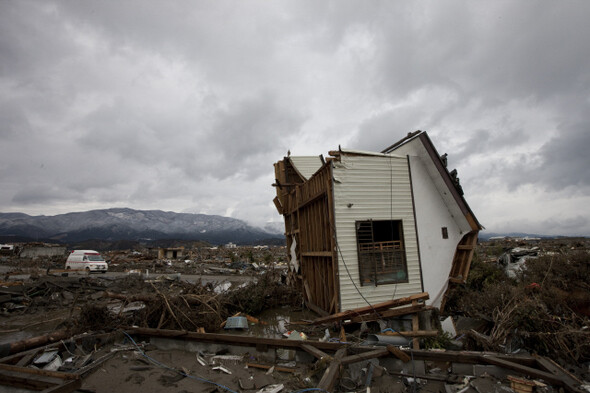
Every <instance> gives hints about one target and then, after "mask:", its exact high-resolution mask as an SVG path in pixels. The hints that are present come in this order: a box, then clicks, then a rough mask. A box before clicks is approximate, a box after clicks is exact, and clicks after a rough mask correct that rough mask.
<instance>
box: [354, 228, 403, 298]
mask: <svg viewBox="0 0 590 393" xmlns="http://www.w3.org/2000/svg"><path fill="white" fill-rule="evenodd" d="M356 241H357V250H358V260H359V273H360V280H361V285H375V286H377V285H381V284H396V283H400V282H408V266H407V264H406V251H405V248H404V234H403V227H402V221H401V220H379V221H373V220H368V221H357V222H356Z"/></svg>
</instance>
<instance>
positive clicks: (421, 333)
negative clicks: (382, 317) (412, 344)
mask: <svg viewBox="0 0 590 393" xmlns="http://www.w3.org/2000/svg"><path fill="white" fill-rule="evenodd" d="M379 334H380V335H384V336H402V337H436V336H438V330H412V331H409V332H381V333H379Z"/></svg>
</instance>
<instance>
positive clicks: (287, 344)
mask: <svg viewBox="0 0 590 393" xmlns="http://www.w3.org/2000/svg"><path fill="white" fill-rule="evenodd" d="M125 330H126V331H127V333H129V334H137V335H144V336H151V337H169V338H179V339H183V340H192V341H202V342H213V343H218V344H228V345H245V346H253V347H254V346H256V345H257V344H266V345H268V346H269V347H273V348H295V349H297V348H300V347H301V345H303V344H307V345H312V346H314V347H316V348H319V349H322V350H329V351H336V350H338V349H340V348H342V347H344V346H345V344H339V343H329V342H320V341H297V340H283V339H278V338H264V337H255V336H238V335H233V334H218V333H194V332H186V331H181V330H166V329H152V328H138V327H128V328H125Z"/></svg>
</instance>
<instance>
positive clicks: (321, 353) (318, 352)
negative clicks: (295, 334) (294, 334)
mask: <svg viewBox="0 0 590 393" xmlns="http://www.w3.org/2000/svg"><path fill="white" fill-rule="evenodd" d="M301 349H303V350H304V351H305V352H307V353H309V354H310V355H312V356H314V357H315V358H316V359H321V358H323V357H326V356H328V354H327V353H325V352H324V351H322V350H321V349H318V348H316V347H314V346H313V345H307V344H302V345H301Z"/></svg>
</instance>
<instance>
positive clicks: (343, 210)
mask: <svg viewBox="0 0 590 393" xmlns="http://www.w3.org/2000/svg"><path fill="white" fill-rule="evenodd" d="M334 202H335V205H334V210H335V220H336V236H337V243H338V246H339V252H338V274H339V282H340V296H341V310H349V309H353V308H357V307H362V306H366V305H367V303H366V302H365V300H363V298H362V297H361V296H360V295H359V291H360V292H361V293H362V295H363V296H364V297H365V299H366V300H367V301H368V302H370V303H371V304H375V303H379V302H383V301H386V300H390V299H392V298H400V297H404V296H409V295H411V294H415V293H420V292H422V284H421V277H420V264H419V260H418V245H417V239H416V227H415V224H414V211H413V206H412V193H411V189H410V176H409V172H408V162H407V158H406V157H395V156H392V157H387V156H386V157H383V156H381V157H380V156H354V155H352V156H351V155H346V154H343V155H342V156H341V161H340V162H334ZM369 219H373V220H401V221H402V224H403V232H404V243H405V249H406V259H407V266H408V278H409V283H400V284H386V285H379V286H377V287H375V286H372V285H370V286H361V283H360V279H359V269H358V254H357V242H356V227H355V222H356V221H358V220H369Z"/></svg>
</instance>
